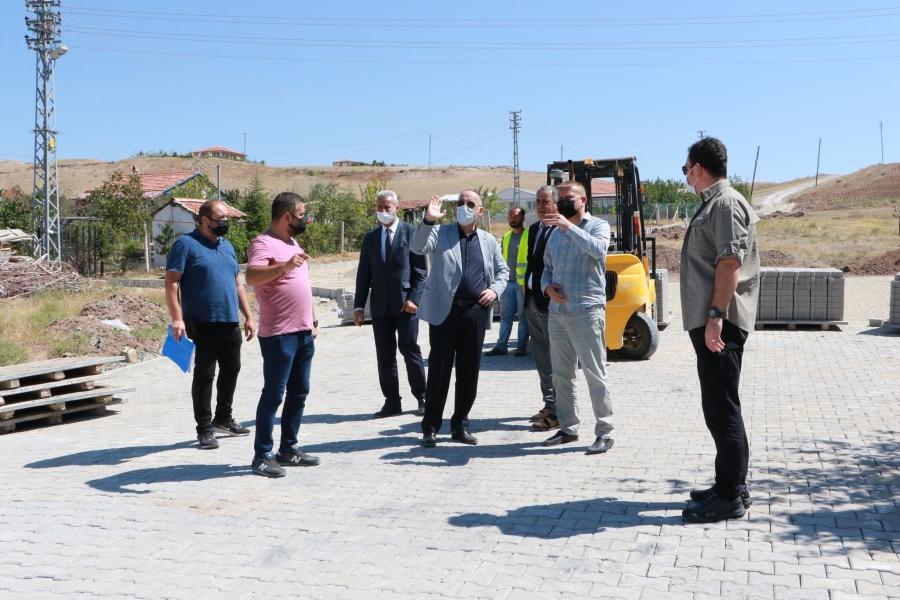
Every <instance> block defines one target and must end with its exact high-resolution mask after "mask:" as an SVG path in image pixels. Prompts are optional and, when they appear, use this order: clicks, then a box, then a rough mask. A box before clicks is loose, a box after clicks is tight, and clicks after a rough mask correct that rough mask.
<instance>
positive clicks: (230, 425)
mask: <svg viewBox="0 0 900 600" xmlns="http://www.w3.org/2000/svg"><path fill="white" fill-rule="evenodd" d="M212 426H213V429H214V430H215V431H216V432H217V433H224V434H225V435H250V430H249V429H247V428H246V427H241V426H240V425H238V423H237V421H235V420H234V418H231V419H228V420H227V421H216V420H213V422H212Z"/></svg>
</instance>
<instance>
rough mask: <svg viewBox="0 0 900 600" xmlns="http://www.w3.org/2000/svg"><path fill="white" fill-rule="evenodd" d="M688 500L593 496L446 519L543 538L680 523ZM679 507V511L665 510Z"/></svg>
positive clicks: (456, 522) (452, 523)
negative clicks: (659, 500) (666, 500)
mask: <svg viewBox="0 0 900 600" xmlns="http://www.w3.org/2000/svg"><path fill="white" fill-rule="evenodd" d="M686 506H687V504H686V503H685V502H674V501H673V502H633V501H626V500H617V499H615V498H594V499H591V500H577V501H572V502H561V503H558V504H547V505H538V506H524V507H521V508H517V509H514V510H510V511H508V512H507V513H505V514H502V515H493V514H489V513H466V514H462V515H457V516H453V517H450V518H449V519H447V522H448V523H450V525H453V526H455V527H462V528H466V529H472V528H476V527H497V528H498V529H499V530H500V532H501V533H503V534H505V535H516V536H521V537H536V538H540V539H558V538H567V537H572V536H576V535H591V534H594V533H598V532H601V531H605V530H607V529H623V528H625V527H639V526H644V525H653V526H660V525H681V524H683V523H684V518H683V517H682V516H681V514H680V513H681V511H682V510H683V509H684V508H685V507H686ZM670 511H677V514H666V513H668V512H670ZM646 513H657V514H646Z"/></svg>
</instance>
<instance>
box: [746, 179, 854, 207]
mask: <svg viewBox="0 0 900 600" xmlns="http://www.w3.org/2000/svg"><path fill="white" fill-rule="evenodd" d="M838 177H841V175H822V176H820V177H819V183H825V182H826V181H831V180H832V179H837V178H838ZM815 184H816V181H815V180H811V181H804V182H803V183H798V184H797V185H792V186H791V187H787V188H784V189H783V190H776V191H774V192H771V193H769V194H766V195H765V196H762V195H759V196H757V197H756V198H755V199H754V202H753V206H755V207H758V208H763V211H762V212H769V211H772V210H775V207H776V206H783V205H792V202H790V200H789V199H790V197H791V196H793V195H794V194H797V193H799V192H802V191H803V190H805V189H808V188H811V187H813V186H814V185H815ZM782 210H784V209H782ZM789 210H790V209H787V210H784V211H785V212H789Z"/></svg>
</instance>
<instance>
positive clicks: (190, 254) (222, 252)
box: [166, 200, 256, 450]
mask: <svg viewBox="0 0 900 600" xmlns="http://www.w3.org/2000/svg"><path fill="white" fill-rule="evenodd" d="M199 212H200V214H199V217H198V223H197V228H196V229H194V231H192V232H190V233H188V234H187V235H183V236H181V237H180V238H178V240H176V242H175V243H174V244H173V245H172V249H171V250H170V251H169V257H168V261H167V262H166V304H167V305H168V307H169V315H170V316H171V317H172V333H173V335H174V336H175V338H176V339H179V340H180V339H181V336H183V335H187V336H188V337H189V338H190V339H191V340H192V341H193V342H194V344H195V346H196V351H195V352H196V353H195V355H194V381H193V383H192V385H191V397H192V399H193V401H194V420H196V422H197V440H198V441H199V442H200V448H201V449H204V450H212V449H215V448H218V447H219V442H218V441H217V440H216V435H215V434H216V432H218V433H223V434H226V435H232V436H234V435H248V434H249V433H250V430H249V429H247V428H246V427H241V425H239V424H238V423H237V422H236V421H235V420H234V416H233V415H232V403H233V401H234V389H235V386H236V385H237V377H238V373H239V372H240V370H241V343H242V336H241V329H240V320H239V318H238V310H240V311H241V314H243V315H244V319H245V322H244V332H245V333H246V335H247V341H250V340H251V339H253V336H254V335H255V334H256V322H255V321H254V320H253V314H252V313H251V312H250V303H249V302H248V301H247V293H246V292H245V291H244V286H243V284H242V283H241V280H240V272H241V270H240V267H239V266H238V261H237V255H236V254H235V252H234V246H232V245H231V242H229V241H228V240H226V239H224V238H223V237H222V236H224V235H225V234H226V233H228V227H229V223H228V206H227V205H226V204H225V203H224V202H221V201H219V200H207V201H206V202H204V203H203V205H202V206H201V207H200V211H199ZM179 289H180V291H181V301H180V302H179V299H178V292H179ZM216 363H218V365H219V380H218V381H217V382H216V392H217V393H216V414H215V417H213V414H212V407H211V404H212V387H213V380H214V379H215V376H216Z"/></svg>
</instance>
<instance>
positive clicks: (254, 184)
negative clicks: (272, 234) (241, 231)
mask: <svg viewBox="0 0 900 600" xmlns="http://www.w3.org/2000/svg"><path fill="white" fill-rule="evenodd" d="M235 208H237V209H238V210H240V211H241V212H242V213H244V214H245V215H247V220H246V221H245V222H244V225H245V228H246V232H247V236H248V237H249V238H250V239H253V238H254V237H256V236H257V235H259V234H260V233H262V232H263V231H265V230H266V229H268V228H269V224H270V223H271V222H272V203H271V202H270V201H269V199H268V198H267V197H266V188H265V186H264V185H263V182H262V179H260V178H259V175H254V177H253V180H252V181H251V182H250V187H248V188H247V189H246V190H244V194H243V198H242V200H241V201H240V204H239V205H235Z"/></svg>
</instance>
